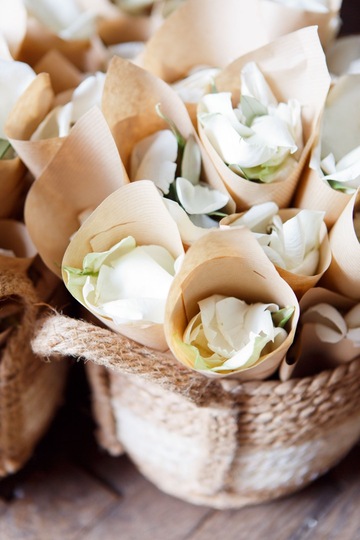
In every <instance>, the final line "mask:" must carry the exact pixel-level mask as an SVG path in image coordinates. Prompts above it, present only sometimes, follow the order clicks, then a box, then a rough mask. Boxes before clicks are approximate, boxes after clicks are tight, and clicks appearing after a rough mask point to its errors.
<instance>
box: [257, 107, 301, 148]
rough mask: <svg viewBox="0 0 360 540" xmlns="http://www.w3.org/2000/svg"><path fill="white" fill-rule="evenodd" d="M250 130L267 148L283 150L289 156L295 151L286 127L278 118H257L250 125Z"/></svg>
mask: <svg viewBox="0 0 360 540" xmlns="http://www.w3.org/2000/svg"><path fill="white" fill-rule="evenodd" d="M251 129H252V130H253V131H254V132H255V133H256V134H257V135H258V136H259V137H260V138H261V140H262V141H263V143H264V144H266V145H268V146H272V147H281V148H285V149H287V150H289V152H290V153H291V154H293V153H294V152H296V150H297V146H296V144H295V141H294V139H293V137H292V135H291V133H290V131H289V128H288V126H287V125H286V124H285V123H284V122H283V121H282V120H281V119H280V118H277V117H275V116H269V115H264V116H259V117H257V118H256V119H255V120H254V122H253V123H252V124H251Z"/></svg>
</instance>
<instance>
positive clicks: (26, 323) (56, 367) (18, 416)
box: [0, 270, 67, 477]
mask: <svg viewBox="0 0 360 540" xmlns="http://www.w3.org/2000/svg"><path fill="white" fill-rule="evenodd" d="M37 302H38V298H37V295H36V293H35V290H34V287H33V285H32V282H31V281H30V280H29V279H28V278H27V277H26V276H25V275H24V274H22V273H14V272H8V271H4V270H2V271H1V272H0V307H3V306H4V305H6V304H7V303H11V304H12V305H13V306H17V305H18V310H17V313H18V317H20V320H19V321H18V324H17V325H16V326H14V327H13V328H12V329H11V330H10V332H9V335H8V337H7V339H6V340H5V341H4V343H3V344H2V348H1V349H0V477H1V476H6V475H7V474H10V473H14V472H16V471H17V470H18V469H19V468H20V467H22V466H23V465H24V463H25V462H26V461H27V460H28V459H29V458H30V456H31V454H32V452H33V450H34V447H35V445H36V444H37V442H38V441H39V439H40V437H41V436H42V435H43V434H44V432H45V431H46V429H47V427H48V425H49V423H50V421H51V419H52V417H53V415H54V412H55V410H56V408H57V407H58V405H59V403H60V401H61V399H62V393H63V389H64V384H65V376H66V370H67V367H66V364H65V362H62V363H45V362H43V361H41V359H39V358H37V357H36V356H35V355H34V353H33V351H32V350H31V347H30V339H31V336H32V333H33V331H34V325H35V322H36V317H37V316H38V313H39V305H38V303H37Z"/></svg>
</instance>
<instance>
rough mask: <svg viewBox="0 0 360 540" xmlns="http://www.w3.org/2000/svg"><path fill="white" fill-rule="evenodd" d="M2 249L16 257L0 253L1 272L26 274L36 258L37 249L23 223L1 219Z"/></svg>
mask: <svg viewBox="0 0 360 540" xmlns="http://www.w3.org/2000/svg"><path fill="white" fill-rule="evenodd" d="M0 249H4V250H9V251H12V252H13V254H14V257H11V256H9V257H8V256H6V255H3V254H1V253H0V270H12V271H15V272H25V271H26V270H27V269H28V268H29V266H30V265H31V264H32V262H33V260H34V258H35V256H36V248H35V246H34V244H33V243H32V241H31V238H30V236H29V233H28V231H27V229H26V227H25V225H24V224H23V223H21V222H20V221H16V220H14V219H0Z"/></svg>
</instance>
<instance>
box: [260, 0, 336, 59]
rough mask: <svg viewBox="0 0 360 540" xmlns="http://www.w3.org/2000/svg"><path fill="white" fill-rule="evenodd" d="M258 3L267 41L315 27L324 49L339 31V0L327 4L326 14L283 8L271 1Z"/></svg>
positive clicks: (266, 0) (261, 0) (265, 0)
mask: <svg viewBox="0 0 360 540" xmlns="http://www.w3.org/2000/svg"><path fill="white" fill-rule="evenodd" d="M260 3H261V12H262V17H263V18H264V20H265V21H266V22H267V31H268V38H269V40H273V39H276V38H277V37H279V36H283V35H285V34H289V33H290V32H294V31H295V30H299V29H300V28H304V27H306V26H317V27H318V32H319V37H320V41H321V44H322V45H323V47H324V48H326V47H328V46H329V44H330V43H331V42H332V40H333V39H334V38H335V36H336V34H337V32H338V30H339V26H340V17H339V12H340V6H341V0H333V1H332V2H331V3H330V2H329V4H331V5H330V8H329V11H328V12H327V13H316V12H313V11H307V10H304V9H299V8H296V7H294V8H293V7H290V6H284V5H281V4H277V3H276V2H273V1H272V0H260Z"/></svg>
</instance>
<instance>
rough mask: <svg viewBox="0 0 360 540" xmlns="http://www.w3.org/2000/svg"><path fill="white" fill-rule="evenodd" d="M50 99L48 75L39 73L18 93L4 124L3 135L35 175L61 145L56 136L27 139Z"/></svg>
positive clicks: (47, 109) (52, 94) (48, 108)
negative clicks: (20, 93)
mask: <svg viewBox="0 0 360 540" xmlns="http://www.w3.org/2000/svg"><path fill="white" fill-rule="evenodd" d="M53 101H54V91H53V89H52V86H51V81H50V76H49V75H48V74H47V73H40V74H39V75H37V77H36V78H35V80H34V81H33V82H32V83H31V84H30V85H29V87H28V88H27V89H26V90H25V92H24V93H23V94H22V95H21V96H20V98H19V99H18V101H17V103H16V104H15V106H14V108H13V109H12V111H11V113H10V115H9V117H8V119H7V122H6V126H5V130H6V134H7V136H8V138H9V141H10V142H11V144H12V146H13V148H14V149H15V150H16V152H17V153H18V155H19V157H20V159H21V160H22V161H23V163H25V165H26V166H27V168H28V169H29V171H30V172H31V173H32V174H33V175H34V176H35V177H37V176H39V175H40V173H41V171H42V170H43V169H44V167H45V166H46V165H47V164H48V163H49V161H51V159H52V158H53V156H54V155H55V153H56V152H57V150H58V149H59V147H60V146H61V144H62V141H61V140H60V139H49V140H44V141H30V140H29V139H30V137H31V135H32V133H33V132H34V131H35V129H36V128H37V126H38V125H39V124H40V122H41V121H42V120H43V119H44V118H45V116H46V115H47V113H48V112H49V110H50V108H51V107H52V105H53Z"/></svg>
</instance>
